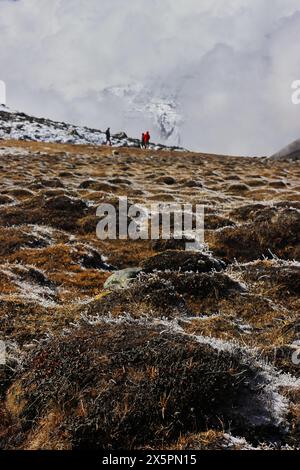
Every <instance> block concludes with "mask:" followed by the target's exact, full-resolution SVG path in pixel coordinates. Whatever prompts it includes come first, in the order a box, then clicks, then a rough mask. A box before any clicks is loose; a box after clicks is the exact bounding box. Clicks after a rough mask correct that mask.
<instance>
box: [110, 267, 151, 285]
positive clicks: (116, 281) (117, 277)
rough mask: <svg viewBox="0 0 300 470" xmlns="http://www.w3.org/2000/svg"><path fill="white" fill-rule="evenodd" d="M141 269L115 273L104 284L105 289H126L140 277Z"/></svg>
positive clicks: (129, 269) (127, 269)
mask: <svg viewBox="0 0 300 470" xmlns="http://www.w3.org/2000/svg"><path fill="white" fill-rule="evenodd" d="M141 271H142V269H141V268H126V269H122V270H121V271H116V272H114V273H113V274H112V275H111V276H110V277H109V278H108V279H107V280H106V282H105V283H104V289H107V290H115V289H124V288H126V287H128V285H129V284H130V283H131V282H132V281H133V280H134V279H135V278H136V277H137V276H138V274H139V273H140V272H141Z"/></svg>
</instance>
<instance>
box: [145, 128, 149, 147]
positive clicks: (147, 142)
mask: <svg viewBox="0 0 300 470" xmlns="http://www.w3.org/2000/svg"><path fill="white" fill-rule="evenodd" d="M149 143H150V134H149V131H147V132H146V134H145V147H146V148H147V147H149Z"/></svg>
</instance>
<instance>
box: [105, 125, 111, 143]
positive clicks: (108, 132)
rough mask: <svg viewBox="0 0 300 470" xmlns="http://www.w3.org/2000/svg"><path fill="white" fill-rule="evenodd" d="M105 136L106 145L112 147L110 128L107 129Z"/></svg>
mask: <svg viewBox="0 0 300 470" xmlns="http://www.w3.org/2000/svg"><path fill="white" fill-rule="evenodd" d="M105 135H106V145H111V135H110V127H108V128H107V129H106V131H105Z"/></svg>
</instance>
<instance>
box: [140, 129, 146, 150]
mask: <svg viewBox="0 0 300 470" xmlns="http://www.w3.org/2000/svg"><path fill="white" fill-rule="evenodd" d="M141 148H142V149H144V148H146V147H145V133H144V132H143V133H142V138H141Z"/></svg>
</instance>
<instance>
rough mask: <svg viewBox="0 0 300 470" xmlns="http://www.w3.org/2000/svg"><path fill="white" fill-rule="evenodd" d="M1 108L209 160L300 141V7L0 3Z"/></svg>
mask: <svg viewBox="0 0 300 470" xmlns="http://www.w3.org/2000/svg"><path fill="white" fill-rule="evenodd" d="M0 13H1V14H0V37H1V45H0V63H1V68H0V78H1V79H2V80H5V82H6V84H7V91H8V105H9V106H11V107H13V108H16V109H22V110H24V112H26V113H28V114H32V115H37V116H49V117H50V118H52V119H54V120H57V121H65V122H74V123H75V124H77V125H81V126H83V125H87V126H89V127H93V128H101V129H103V128H105V127H106V126H108V125H110V126H111V127H112V128H113V129H114V131H118V130H120V129H124V130H125V131H126V132H127V133H128V135H132V136H135V137H140V134H141V132H142V131H143V130H146V129H148V128H149V130H150V131H151V135H153V138H154V140H155V141H163V140H164V141H165V143H166V144H167V145H174V144H175V145H178V144H179V143H180V145H182V146H184V147H186V148H190V149H199V150H202V151H206V152H215V153H225V154H226V153H228V154H244V155H247V154H248V155H264V154H265V155H271V154H272V153H274V152H275V151H276V150H277V149H278V148H281V147H283V146H284V145H286V144H287V143H288V142H291V141H293V140H295V139H297V138H299V124H298V123H299V118H300V106H295V105H293V104H292V102H291V83H292V81H293V80H296V79H299V65H300V64H299V63H300V58H299V48H298V44H299V39H300V37H299V36H300V12H299V3H298V2H297V1H296V0H285V1H284V2H283V1H282V0H274V1H273V2H272V4H271V5H270V2H269V1H266V0H263V1H262V0H251V1H249V0H230V1H228V0H226V1H225V0H219V1H218V2H215V1H212V0H205V1H201V2H198V1H197V0H184V1H183V0H178V1H176V2H172V1H171V0H166V1H164V2H158V1H157V0H153V1H152V2H150V3H149V2H146V0H132V1H131V2H130V4H129V3H127V4H125V3H124V2H122V1H121V0H114V1H113V2H112V1H111V0H102V1H101V2H99V1H97V0H90V1H89V2H83V1H82V0H72V1H71V0H63V1H62V0H52V1H51V2H49V1H48V0H26V1H25V0H18V1H11V0H0Z"/></svg>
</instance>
